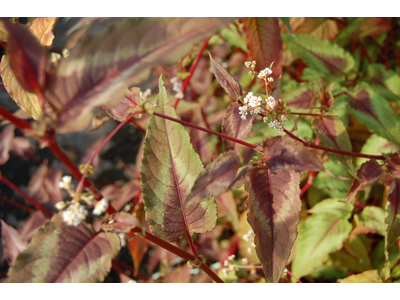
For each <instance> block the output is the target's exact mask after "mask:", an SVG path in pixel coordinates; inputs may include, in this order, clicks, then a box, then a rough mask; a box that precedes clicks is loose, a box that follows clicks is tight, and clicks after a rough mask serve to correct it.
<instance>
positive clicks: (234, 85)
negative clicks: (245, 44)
mask: <svg viewBox="0 0 400 300" xmlns="http://www.w3.org/2000/svg"><path fill="white" fill-rule="evenodd" d="M208 54H209V55H210V61H211V71H212V72H213V73H214V75H215V77H216V78H217V80H218V82H219V83H220V84H221V86H222V87H223V89H224V90H225V92H227V93H228V94H229V96H231V97H232V99H234V100H236V101H237V100H239V99H242V98H243V97H244V94H245V90H244V88H243V87H242V86H241V85H240V83H239V82H238V81H237V80H236V79H235V78H234V77H233V76H232V75H231V74H229V72H228V71H227V70H225V69H224V68H223V67H221V66H220V65H219V64H218V63H216V62H215V60H214V59H213V58H212V56H211V54H210V53H208Z"/></svg>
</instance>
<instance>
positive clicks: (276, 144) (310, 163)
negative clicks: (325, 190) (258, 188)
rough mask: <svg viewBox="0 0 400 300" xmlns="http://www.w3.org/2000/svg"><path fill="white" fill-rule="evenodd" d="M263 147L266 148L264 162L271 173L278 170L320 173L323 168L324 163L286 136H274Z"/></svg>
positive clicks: (265, 141) (263, 143)
mask: <svg viewBox="0 0 400 300" xmlns="http://www.w3.org/2000/svg"><path fill="white" fill-rule="evenodd" d="M261 147H263V148H264V156H263V161H264V163H265V164H267V165H268V166H269V167H270V169H271V172H275V171H276V170H278V169H293V170H295V171H297V172H300V173H301V172H307V171H319V170H321V169H322V168H323V166H322V163H321V162H320V161H319V159H318V158H317V157H316V156H315V154H314V153H312V152H310V151H309V150H308V149H307V148H306V147H304V146H303V144H302V143H300V142H299V141H295V140H293V139H291V138H289V137H286V136H274V137H269V138H266V139H265V140H264V141H263V142H262V144H261Z"/></svg>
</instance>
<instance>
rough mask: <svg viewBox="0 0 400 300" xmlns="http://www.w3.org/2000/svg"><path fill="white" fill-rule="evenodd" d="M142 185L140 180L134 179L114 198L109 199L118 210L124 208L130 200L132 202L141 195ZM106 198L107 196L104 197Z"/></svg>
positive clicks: (120, 189)
mask: <svg viewBox="0 0 400 300" xmlns="http://www.w3.org/2000/svg"><path fill="white" fill-rule="evenodd" d="M139 190H140V183H139V180H137V179H134V180H131V181H128V182H127V183H125V184H124V185H123V186H122V187H121V188H119V189H118V191H117V193H116V194H115V196H114V197H111V198H107V199H108V200H112V203H111V204H112V206H113V207H114V208H115V209H116V210H120V209H121V208H123V207H124V206H125V205H126V204H127V203H128V202H129V201H130V200H132V199H133V198H134V197H136V195H137V194H138V193H139ZM104 197H105V195H104Z"/></svg>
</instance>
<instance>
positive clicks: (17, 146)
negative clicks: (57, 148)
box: [11, 136, 36, 159]
mask: <svg viewBox="0 0 400 300" xmlns="http://www.w3.org/2000/svg"><path fill="white" fill-rule="evenodd" d="M11 145H12V148H11V151H12V152H13V153H14V154H15V156H18V157H20V158H23V159H27V158H30V157H33V156H34V155H35V150H36V145H35V144H33V143H32V142H31V141H30V140H28V139H27V138H24V137H21V136H16V137H14V139H13V140H12V144H11Z"/></svg>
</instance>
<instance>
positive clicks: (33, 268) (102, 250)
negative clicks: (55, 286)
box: [6, 214, 120, 283]
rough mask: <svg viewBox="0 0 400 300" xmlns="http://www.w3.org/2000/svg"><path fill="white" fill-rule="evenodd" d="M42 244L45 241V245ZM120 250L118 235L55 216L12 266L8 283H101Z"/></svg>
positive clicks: (39, 231) (34, 237)
mask: <svg viewBox="0 0 400 300" xmlns="http://www.w3.org/2000/svg"><path fill="white" fill-rule="evenodd" d="M43 241H46V242H45V243H44V242H43ZM119 250H120V239H119V237H118V235H116V234H115V233H111V232H95V231H94V230H93V228H92V227H91V226H90V225H89V224H86V223H84V222H83V223H80V224H79V225H78V226H68V225H67V224H66V223H64V222H63V221H62V219H61V217H60V214H58V215H56V216H54V217H53V218H52V219H51V221H50V222H48V223H47V224H46V225H44V227H42V228H41V229H39V230H38V231H37V232H36V233H35V235H34V236H33V238H32V241H31V242H30V244H29V245H28V247H27V248H26V249H25V251H24V252H22V253H21V254H20V255H19V256H18V258H17V259H16V261H15V263H14V264H13V265H12V266H11V268H10V270H9V272H8V275H9V277H8V278H7V280H6V282H10V283H11V282H18V283H24V282H102V281H103V280H104V278H105V276H106V275H107V274H108V272H109V271H110V269H111V260H112V258H113V257H114V256H116V255H117V254H118V252H119Z"/></svg>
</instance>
